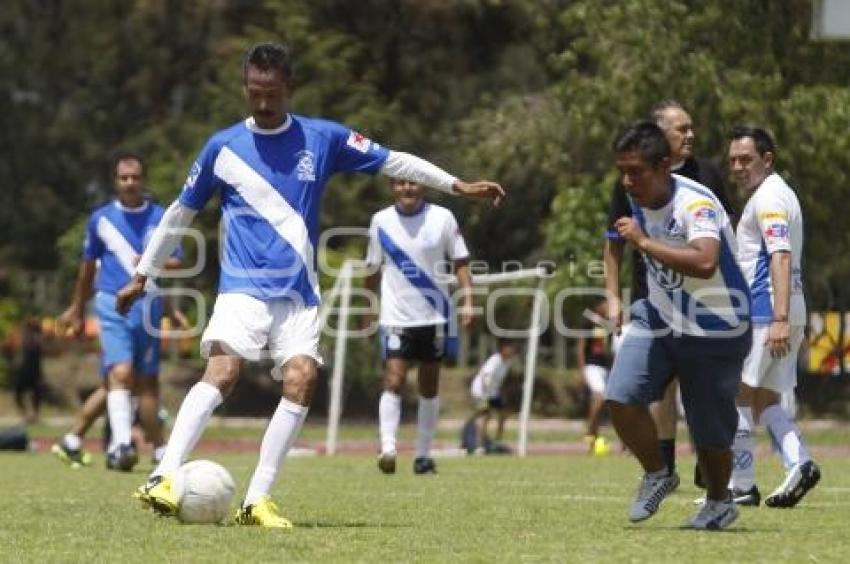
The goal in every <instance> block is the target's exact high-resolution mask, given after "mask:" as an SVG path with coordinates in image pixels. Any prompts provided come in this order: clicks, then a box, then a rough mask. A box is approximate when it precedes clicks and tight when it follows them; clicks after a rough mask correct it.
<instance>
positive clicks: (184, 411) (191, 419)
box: [151, 382, 224, 476]
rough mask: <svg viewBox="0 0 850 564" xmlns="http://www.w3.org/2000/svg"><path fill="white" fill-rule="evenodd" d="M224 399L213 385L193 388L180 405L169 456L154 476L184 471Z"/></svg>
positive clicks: (152, 474)
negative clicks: (183, 467) (187, 460)
mask: <svg viewBox="0 0 850 564" xmlns="http://www.w3.org/2000/svg"><path fill="white" fill-rule="evenodd" d="M223 399H224V398H222V397H221V392H220V391H219V389H218V388H216V387H215V386H213V385H212V384H207V383H206V382H198V383H197V384H195V385H194V386H192V389H190V390H189V393H188V394H186V397H185V398H183V403H182V404H180V410H179V411H178V412H177V417H176V418H175V419H174V427H173V428H172V429H171V436H170V437H169V438H168V445H166V448H165V454H164V455H163V456H162V460H161V461H160V462H159V464H158V465H157V467H156V469H154V471H153V472H151V476H165V475H168V474H170V473H172V472H174V471H175V470H177V469H178V468H180V465H181V464H183V461H184V460H185V459H186V456H187V455H188V454H189V452H190V451H191V450H192V449H193V448H195V444H196V443H197V442H198V439H200V438H201V434H203V432H204V427H206V425H207V421H209V419H210V416H211V415H212V412H213V411H214V410H215V408H216V407H218V406H219V405H221V402H222V401H223Z"/></svg>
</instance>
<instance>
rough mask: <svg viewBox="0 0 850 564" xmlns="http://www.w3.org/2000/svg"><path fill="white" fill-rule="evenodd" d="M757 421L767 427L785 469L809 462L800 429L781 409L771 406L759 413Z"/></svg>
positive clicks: (776, 405)
mask: <svg viewBox="0 0 850 564" xmlns="http://www.w3.org/2000/svg"><path fill="white" fill-rule="evenodd" d="M759 419H760V421H761V422H762V423H764V426H765V427H767V431H768V432H769V433H770V437H771V438H772V439H773V442H774V445H775V446H776V447H777V448H778V449H779V452H780V453H781V456H782V462H783V464H785V467H786V468H788V467H792V466H795V465H797V464H802V463H803V462H808V461H809V460H811V457H810V456H809V451H808V450H807V449H806V444H805V442H804V441H803V435H802V433H800V429H799V428H798V427H797V424H796V423H794V420H793V419H791V417H790V416H789V415H788V413H787V412H786V411H785V410H784V409H782V407H780V406H779V405H778V404H774V405H771V406H770V407H768V408H767V409H765V410H764V411H763V412H762V413H761V417H760V418H759Z"/></svg>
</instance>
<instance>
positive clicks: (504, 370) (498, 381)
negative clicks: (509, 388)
mask: <svg viewBox="0 0 850 564" xmlns="http://www.w3.org/2000/svg"><path fill="white" fill-rule="evenodd" d="M510 369H511V361H510V360H505V359H504V358H502V355H500V354H499V353H494V354H493V355H491V356H490V358H488V359H487V360H486V361H485V362H484V364H483V365H482V366H481V369H480V370H479V371H478V374H476V375H475V378H473V379H472V384H470V386H469V392H470V393H471V394H472V397H474V398H496V397H499V393H500V392H501V390H502V384H503V383H504V381H505V377H506V376H507V375H508V371H509V370H510Z"/></svg>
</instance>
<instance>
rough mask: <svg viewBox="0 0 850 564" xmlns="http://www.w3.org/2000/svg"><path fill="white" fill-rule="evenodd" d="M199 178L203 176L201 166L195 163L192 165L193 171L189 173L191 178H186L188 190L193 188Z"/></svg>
mask: <svg viewBox="0 0 850 564" xmlns="http://www.w3.org/2000/svg"><path fill="white" fill-rule="evenodd" d="M199 176H201V164H200V163H199V162H198V161H195V164H193V165H192V170H190V171H189V176H187V177H186V188H193V187H194V186H195V182H197V181H198V177H199Z"/></svg>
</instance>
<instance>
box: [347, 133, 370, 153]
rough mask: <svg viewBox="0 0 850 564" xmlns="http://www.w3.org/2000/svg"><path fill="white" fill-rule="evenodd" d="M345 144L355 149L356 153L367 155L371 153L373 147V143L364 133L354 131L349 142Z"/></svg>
mask: <svg viewBox="0 0 850 564" xmlns="http://www.w3.org/2000/svg"><path fill="white" fill-rule="evenodd" d="M345 144H346V145H348V146H349V147H351V148H352V149H354V150H355V151H360V152H361V153H367V152H368V151H369V147H371V145H372V142H371V141H370V140H369V138H368V137H366V136H365V135H363V134H362V133H357V132H356V131H352V132H351V133H350V134H349V135H348V141H346V142H345Z"/></svg>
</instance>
